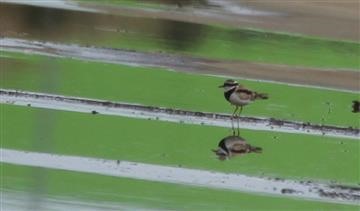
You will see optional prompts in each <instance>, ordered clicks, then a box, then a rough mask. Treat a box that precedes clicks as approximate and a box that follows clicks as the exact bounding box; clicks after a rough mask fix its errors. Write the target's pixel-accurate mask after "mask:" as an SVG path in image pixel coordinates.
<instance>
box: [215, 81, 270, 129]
mask: <svg viewBox="0 0 360 211" xmlns="http://www.w3.org/2000/svg"><path fill="white" fill-rule="evenodd" d="M219 88H223V89H224V97H225V99H226V100H227V101H228V102H230V104H232V105H234V106H235V110H234V112H233V114H232V116H231V124H232V129H233V133H234V134H235V129H234V124H233V119H234V117H236V112H237V111H238V109H239V108H240V111H239V114H238V115H239V116H240V114H241V112H242V109H243V107H244V106H245V105H248V104H249V103H252V102H253V101H255V100H258V99H268V94H265V93H257V92H255V91H251V90H249V89H247V88H245V87H244V86H243V85H241V84H239V83H238V82H237V81H235V80H232V79H228V80H226V81H225V82H224V84H223V85H221V86H219ZM239 134H240V131H239V119H238V135H239Z"/></svg>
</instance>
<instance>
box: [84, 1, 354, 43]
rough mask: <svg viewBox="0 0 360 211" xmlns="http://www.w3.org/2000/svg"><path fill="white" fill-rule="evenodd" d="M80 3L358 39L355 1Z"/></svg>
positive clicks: (118, 11) (144, 14) (123, 12)
mask: <svg viewBox="0 0 360 211" xmlns="http://www.w3.org/2000/svg"><path fill="white" fill-rule="evenodd" d="M82 5H84V6H86V7H88V8H97V9H101V10H103V11H106V12H108V13H111V14H121V15H127V16H134V17H149V18H162V19H168V20H177V21H184V22H192V23H201V24H220V25H226V26H231V27H247V28H260V29H264V30H271V31H281V32H286V33H295V34H305V35H310V36H318V37H324V38H330V39H340V40H353V41H359V40H360V26H359V23H360V16H359V8H360V3H359V1H357V0H349V1H345V2H339V1H312V0H306V1H286V0H280V1H262V0H255V1H254V0H245V1H237V0H221V1H219V0H209V1H207V3H206V4H203V5H202V6H201V7H199V6H196V7H194V6H191V5H184V6H183V7H178V5H175V6H174V7H173V8H169V9H167V10H155V11H154V10H147V9H146V8H145V9H141V8H124V7H114V6H104V5H99V4H89V3H87V4H82ZM335 26H336V27H335Z"/></svg>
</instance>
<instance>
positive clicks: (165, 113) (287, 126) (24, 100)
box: [0, 89, 360, 141]
mask: <svg viewBox="0 0 360 211" xmlns="http://www.w3.org/2000/svg"><path fill="white" fill-rule="evenodd" d="M0 97H1V98H0V102H1V103H6V104H14V105H21V106H29V107H39V108H50V109H56V110H66V111H76V112H85V113H90V114H93V115H95V114H104V115H117V116H126V117H131V118H140V119H149V120H161V121H170V122H176V123H187V124H200V125H209V126H219V127H229V128H230V127H232V124H231V115H227V114H219V113H208V112H200V111H199V112H197V111H187V110H180V109H172V108H163V107H154V106H145V105H137V104H129V103H120V102H110V101H103V100H95V99H88V98H78V97H69V96H61V95H52V94H45V93H33V92H25V91H15V90H6V89H0ZM349 112H350V111H349ZM239 122H240V127H241V128H245V129H252V130H267V131H281V132H287V133H302V134H311V135H322V136H333V137H344V138H350V139H354V140H355V141H359V137H360V129H359V128H351V127H349V128H344V127H337V126H330V125H316V124H311V123H309V122H295V121H286V120H280V119H274V118H268V119H267V118H256V117H240V118H239Z"/></svg>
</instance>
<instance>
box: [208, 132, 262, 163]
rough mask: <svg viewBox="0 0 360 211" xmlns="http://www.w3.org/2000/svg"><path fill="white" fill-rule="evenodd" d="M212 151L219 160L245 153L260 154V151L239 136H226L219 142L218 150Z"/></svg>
mask: <svg viewBox="0 0 360 211" xmlns="http://www.w3.org/2000/svg"><path fill="white" fill-rule="evenodd" d="M212 151H213V152H215V154H216V155H217V156H218V159H219V160H225V159H229V158H231V157H233V156H236V155H243V154H246V153H252V152H256V153H261V152H262V149H261V148H260V147H254V146H251V145H250V144H248V143H246V141H245V139H243V138H241V137H240V136H227V137H225V138H223V139H222V140H221V141H220V142H219V144H218V149H216V150H215V149H213V150H212Z"/></svg>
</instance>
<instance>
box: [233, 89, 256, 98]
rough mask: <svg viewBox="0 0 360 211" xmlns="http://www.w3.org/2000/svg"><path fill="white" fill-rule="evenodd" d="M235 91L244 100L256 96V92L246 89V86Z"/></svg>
mask: <svg viewBox="0 0 360 211" xmlns="http://www.w3.org/2000/svg"><path fill="white" fill-rule="evenodd" d="M235 92H236V94H237V95H238V96H239V98H240V99H242V100H252V99H254V98H255V96H256V93H255V92H253V91H251V90H248V89H245V88H240V89H237V90H236V91H235Z"/></svg>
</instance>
